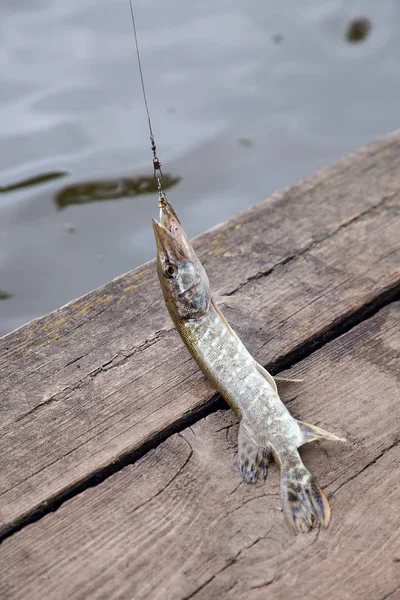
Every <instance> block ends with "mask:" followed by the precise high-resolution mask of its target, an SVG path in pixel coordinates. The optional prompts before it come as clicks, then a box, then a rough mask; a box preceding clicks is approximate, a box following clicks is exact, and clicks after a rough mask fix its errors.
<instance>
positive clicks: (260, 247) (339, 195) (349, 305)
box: [0, 133, 400, 533]
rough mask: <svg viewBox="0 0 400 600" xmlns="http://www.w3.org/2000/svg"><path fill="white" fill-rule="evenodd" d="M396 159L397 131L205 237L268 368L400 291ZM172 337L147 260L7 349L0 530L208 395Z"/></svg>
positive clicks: (236, 314)
mask: <svg viewBox="0 0 400 600" xmlns="http://www.w3.org/2000/svg"><path fill="white" fill-rule="evenodd" d="M399 155H400V133H395V134H391V135H390V136H387V137H386V138H384V139H383V140H380V141H378V142H375V143H373V144H371V145H369V146H367V147H365V148H363V149H361V150H359V151H357V152H355V153H354V154H352V155H350V156H349V157H347V158H345V159H343V160H342V161H339V162H338V163H336V164H335V165H333V166H330V167H327V168H325V169H322V170H321V171H319V172H318V173H317V174H315V175H313V176H312V177H309V178H307V179H305V180H304V181H302V182H300V183H299V184H296V185H294V186H292V187H290V188H288V189H287V190H284V191H282V192H278V193H276V194H274V195H273V196H272V197H271V198H270V199H269V200H266V201H264V202H261V203H260V204H258V205H256V206H253V207H251V208H249V209H247V210H245V211H243V212H242V213H241V214H239V215H238V216H236V217H234V218H233V219H231V220H229V221H228V222H227V223H225V224H222V225H221V226H218V227H216V228H214V229H213V230H211V231H210V232H208V233H206V234H204V235H202V236H199V238H198V239H197V241H196V243H195V246H196V248H197V250H198V251H199V255H200V257H201V259H202V260H203V262H204V264H205V265H206V268H207V271H208V273H209V275H210V279H211V282H212V284H213V288H214V290H219V291H220V292H222V293H225V294H227V293H228V294H229V293H235V292H236V291H237V290H239V289H240V294H245V295H246V297H247V300H246V301H244V302H242V303H238V302H237V303H235V305H234V308H232V309H229V308H227V309H226V313H227V316H228V318H229V320H230V322H231V323H232V325H233V326H234V327H235V328H236V330H237V331H238V333H239V335H240V336H241V337H242V338H243V340H244V341H245V343H246V344H247V345H248V347H249V348H250V350H251V351H252V352H253V353H254V355H255V356H256V358H257V359H258V360H260V362H262V363H263V364H267V365H271V364H274V363H275V364H276V363H278V364H280V365H282V364H283V365H284V364H285V361H284V360H283V359H285V357H286V358H287V357H288V355H293V354H294V353H295V352H296V351H297V352H298V354H299V356H301V355H302V350H303V349H304V347H305V346H306V347H307V352H309V347H310V341H311V340H318V339H324V338H325V337H326V336H329V335H330V333H331V331H332V327H334V326H335V325H337V324H340V323H342V322H345V321H346V320H348V319H349V318H352V316H353V315H355V314H356V313H357V312H360V311H362V310H364V309H365V307H366V306H367V305H369V304H372V305H374V303H375V304H379V303H384V302H385V301H386V300H387V297H388V295H390V294H393V293H394V290H396V289H397V290H398V285H399V280H400V258H399V244H398V239H399V192H398V190H399V187H400V186H399V184H400V172H399V169H398V157H399ZM149 235H151V234H150V233H149ZM170 327H171V326H170V323H169V318H168V315H167V313H166V310H165V308H164V306H163V303H162V301H161V294H160V291H159V287H158V282H156V275H155V269H154V264H153V263H149V264H147V265H145V266H144V267H142V268H140V269H136V270H135V271H133V272H131V273H129V274H127V275H125V276H123V277H121V278H118V279H116V280H115V281H113V282H111V283H110V284H108V285H106V286H104V287H103V288H100V289H99V290H96V291H95V292H93V293H91V294H89V295H87V296H84V297H83V298H81V299H78V300H76V301H74V302H72V303H70V304H69V305H67V306H65V307H63V308H62V309H60V310H58V311H55V312H54V313H51V314H50V315H47V316H46V317H43V318H41V319H38V320H36V321H33V322H31V323H29V324H27V325H26V326H24V327H22V328H20V329H19V330H17V331H15V332H13V333H12V334H10V335H8V336H6V337H5V338H3V339H2V340H0V369H1V374H2V376H1V381H0V395H1V398H2V402H1V409H0V410H1V417H0V422H1V437H0V456H1V463H0V466H1V469H0V516H1V521H0V523H1V528H0V533H1V532H3V533H4V532H6V531H7V530H9V529H10V528H12V527H14V526H16V525H17V524H18V523H19V522H20V521H21V520H23V519H24V518H26V517H29V515H31V514H32V513H33V512H34V511H35V510H37V509H38V507H40V506H46V505H47V504H48V503H49V502H51V501H52V499H53V498H55V497H61V496H62V495H63V494H68V491H69V490H71V489H73V488H75V487H76V486H79V484H80V482H83V481H85V480H87V479H88V478H90V477H91V476H93V475H94V474H96V473H98V472H101V470H102V469H105V468H108V467H109V466H110V465H111V464H112V463H114V462H115V461H118V460H120V459H121V457H123V456H126V455H127V454H129V453H132V452H134V451H140V450H141V449H143V448H144V447H145V445H146V443H148V442H152V441H154V440H155V439H156V438H157V437H158V436H160V435H162V434H163V433H164V434H165V435H166V434H167V432H168V431H170V429H171V427H173V426H174V425H176V424H177V423H179V422H180V421H181V420H182V419H184V418H185V417H187V416H188V415H191V414H193V412H194V411H196V410H198V409H199V408H200V407H201V406H204V405H205V404H206V403H207V402H208V401H209V400H210V399H211V398H212V397H213V394H214V391H213V389H212V388H211V387H210V386H209V384H208V383H207V382H206V381H205V379H204V377H203V376H202V375H201V373H200V372H199V370H198V368H197V366H196V365H195V364H194V362H193V361H192V360H191V359H190V358H189V355H188V353H187V352H186V350H185V349H184V348H183V347H182V343H181V341H180V340H179V338H178V336H177V334H176V333H175V331H173V330H172V329H171V328H170Z"/></svg>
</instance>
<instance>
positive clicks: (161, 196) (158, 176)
mask: <svg viewBox="0 0 400 600" xmlns="http://www.w3.org/2000/svg"><path fill="white" fill-rule="evenodd" d="M129 5H130V8H131V17H132V25H133V34H134V36H135V46H136V54H137V60H138V65H139V74H140V81H141V84H142V92H143V100H144V105H145V108H146V113H147V122H148V124H149V132H150V144H151V151H152V153H153V171H154V179H155V180H156V181H157V189H158V204H159V207H160V208H164V207H165V206H166V204H167V198H166V196H165V193H164V190H163V188H162V183H161V180H162V178H163V172H162V170H161V163H160V161H159V159H158V157H157V154H156V151H157V148H156V144H155V142H154V135H153V129H152V127H151V119H150V112H149V106H148V104H147V96H146V88H145V85H144V78H143V69H142V62H141V60H140V52H139V43H138V38H137V33H136V23H135V16H134V14H133V5H132V0H129Z"/></svg>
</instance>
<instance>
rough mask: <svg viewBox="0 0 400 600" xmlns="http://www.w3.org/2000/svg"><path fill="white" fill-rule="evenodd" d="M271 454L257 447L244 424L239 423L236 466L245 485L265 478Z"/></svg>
mask: <svg viewBox="0 0 400 600" xmlns="http://www.w3.org/2000/svg"><path fill="white" fill-rule="evenodd" d="M270 460H271V452H270V450H269V449H268V448H263V447H261V446H259V445H258V444H257V443H256V442H255V441H254V440H253V438H252V436H251V434H250V432H249V431H248V429H247V427H246V424H245V423H244V422H243V421H241V423H240V426H239V436H238V457H237V465H238V468H239V472H240V474H241V476H242V478H243V481H245V483H256V481H257V479H258V478H259V477H260V476H261V477H262V478H263V479H266V478H267V474H268V463H269V461H270Z"/></svg>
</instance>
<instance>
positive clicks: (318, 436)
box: [297, 421, 346, 446]
mask: <svg viewBox="0 0 400 600" xmlns="http://www.w3.org/2000/svg"><path fill="white" fill-rule="evenodd" d="M297 423H298V425H299V427H300V433H301V440H300V444H299V446H302V445H303V444H307V443H308V442H314V441H315V440H329V441H331V442H345V441H346V440H345V439H344V438H340V437H338V436H337V435H335V434H334V433H330V432H329V431H325V429H321V427H317V426H316V425H310V423H304V422H303V421H297Z"/></svg>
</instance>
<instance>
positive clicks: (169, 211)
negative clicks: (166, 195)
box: [160, 202, 185, 235]
mask: <svg viewBox="0 0 400 600" xmlns="http://www.w3.org/2000/svg"><path fill="white" fill-rule="evenodd" d="M160 223H161V224H162V225H164V227H166V228H167V229H169V231H171V233H177V232H178V231H179V232H181V233H182V234H183V235H185V234H184V231H183V228H182V225H181V222H180V220H179V219H178V217H177V215H176V212H175V211H174V209H173V208H172V206H171V205H170V204H169V202H167V203H166V204H165V205H164V206H162V207H160Z"/></svg>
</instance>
